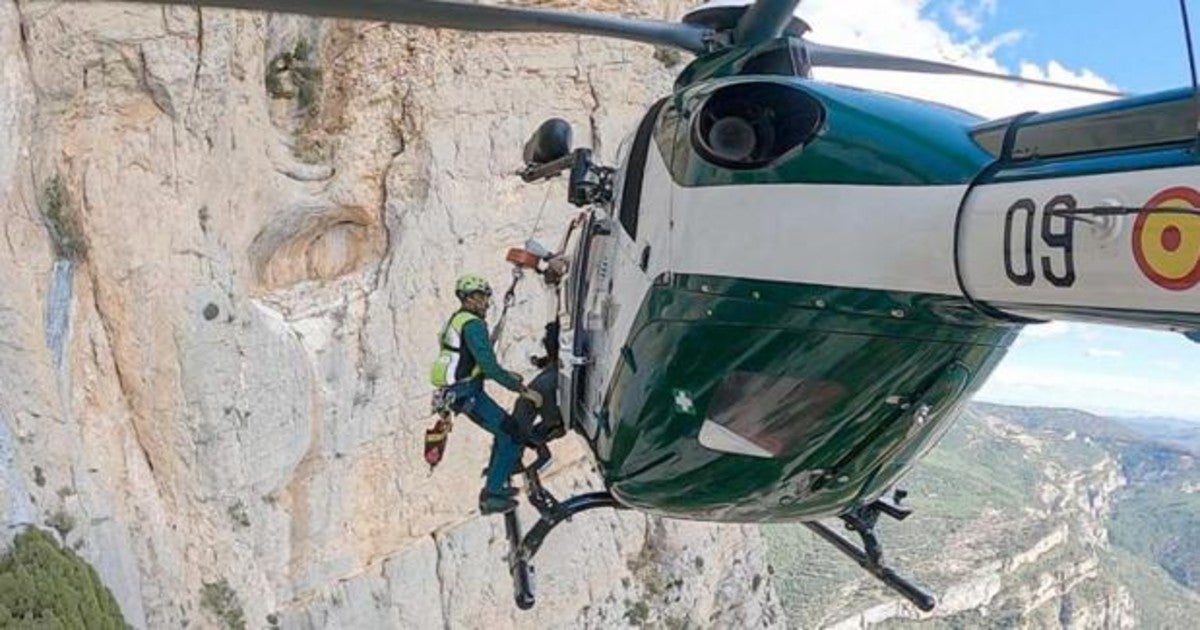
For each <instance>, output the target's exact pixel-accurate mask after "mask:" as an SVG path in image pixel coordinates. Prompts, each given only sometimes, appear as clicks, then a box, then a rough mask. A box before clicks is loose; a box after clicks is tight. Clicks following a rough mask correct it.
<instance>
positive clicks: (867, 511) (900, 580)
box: [804, 490, 937, 612]
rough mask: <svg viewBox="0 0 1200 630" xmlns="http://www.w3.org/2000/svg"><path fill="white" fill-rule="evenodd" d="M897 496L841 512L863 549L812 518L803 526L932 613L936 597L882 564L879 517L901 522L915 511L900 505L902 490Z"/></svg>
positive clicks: (919, 606) (847, 526) (842, 517)
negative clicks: (876, 530) (876, 527)
mask: <svg viewBox="0 0 1200 630" xmlns="http://www.w3.org/2000/svg"><path fill="white" fill-rule="evenodd" d="M895 497H896V499H895V502H888V501H884V500H882V499H880V500H877V501H874V502H872V503H869V504H867V505H864V506H861V507H859V508H856V509H854V510H851V511H850V512H847V513H846V514H843V515H841V517H840V518H841V519H842V521H843V522H844V523H845V525H846V529H849V530H850V531H853V532H855V533H857V534H858V536H859V538H860V539H862V548H861V549H860V548H859V547H857V546H855V544H854V543H853V542H850V541H849V540H846V539H845V538H844V537H842V535H841V534H839V533H837V532H835V531H834V530H832V529H830V528H829V527H827V526H826V525H824V524H822V523H818V522H816V521H809V522H806V523H804V526H805V527H808V528H809V529H810V530H812V531H813V533H815V534H817V535H818V536H820V537H821V538H824V539H825V540H826V541H827V542H829V543H830V544H832V545H833V546H834V547H836V548H837V550H838V551H840V552H842V553H844V554H846V555H847V556H849V557H850V559H851V560H854V561H855V562H857V563H858V566H860V567H862V568H864V569H866V570H867V572H868V573H870V574H871V575H873V576H875V577H876V578H877V579H878V580H879V581H880V582H883V583H884V584H886V585H887V586H888V588H890V589H892V590H894V591H896V592H897V593H899V594H901V595H903V596H904V598H905V599H907V600H908V601H910V602H912V603H913V605H914V606H916V607H917V608H920V609H921V610H923V611H925V612H929V611H931V610H933V608H934V606H936V605H937V599H936V598H934V596H933V595H932V594H931V593H930V592H929V591H927V590H925V588H924V587H922V586H921V585H919V584H917V583H915V582H913V581H911V580H909V579H908V578H905V577H903V576H901V575H899V574H898V573H896V572H895V571H894V570H892V568H891V567H889V566H887V565H885V564H884V563H883V547H882V546H881V545H880V544H879V538H878V537H877V536H876V535H875V523H876V522H877V521H878V520H879V516H880V515H881V514H886V515H887V516H890V517H892V518H894V519H896V520H898V521H902V520H904V519H906V518H908V516H909V514H912V510H910V509H908V508H903V507H900V506H899V505H898V504H899V502H900V499H902V498H903V497H904V493H903V491H902V490H897V491H896V495H895Z"/></svg>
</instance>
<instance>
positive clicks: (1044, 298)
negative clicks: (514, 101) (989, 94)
mask: <svg viewBox="0 0 1200 630" xmlns="http://www.w3.org/2000/svg"><path fill="white" fill-rule="evenodd" d="M158 3H160V4H162V3H166V4H188V5H196V4H199V5H205V6H215V7H227V8H243V9H253V10H265V11H277V12H290V13H302V14H308V15H317V16H326V17H340V18H353V19H368V20H380V21H390V22H399V23H408V24H417V25H424V26H431V27H440V28H454V29H463V30H474V31H528V32H566V33H577V34H585V35H596V36H604V37H616V38H622V39H628V40H633V41H637V42H642V43H647V44H653V45H657V46H667V47H672V48H676V49H680V50H683V51H685V52H689V53H692V54H694V55H696V57H695V59H694V60H693V61H691V63H689V64H688V65H686V66H685V67H684V68H683V70H682V71H681V72H680V74H679V76H678V77H677V79H676V82H675V85H674V89H673V90H672V92H671V93H670V94H667V95H664V96H663V98H661V99H660V100H658V101H657V102H655V103H654V104H653V105H652V106H651V107H650V108H649V110H648V111H647V112H646V114H645V115H644V117H643V118H642V120H641V122H640V124H639V125H638V127H637V128H636V130H635V131H634V132H633V133H632V134H631V136H630V138H629V140H628V141H627V142H626V143H625V145H623V147H622V150H621V151H620V154H619V156H618V164H617V165H616V166H611V167H610V166H605V165H600V164H596V163H594V161H593V156H592V153H591V151H590V150H588V149H586V148H573V147H572V146H571V138H570V135H571V134H570V126H569V125H568V124H567V123H565V122H564V121H561V120H551V121H547V122H546V123H544V124H542V125H541V126H540V127H539V128H538V129H537V130H536V131H535V132H534V134H533V136H532V137H531V138H530V141H529V143H527V144H526V146H525V152H524V156H523V157H524V162H525V164H524V169H523V170H522V172H521V177H522V178H523V179H524V180H525V181H527V182H531V183H533V182H541V181H545V180H548V179H551V178H554V177H558V176H560V175H561V174H562V173H567V190H568V195H567V196H568V199H567V200H568V202H569V203H571V204H573V205H576V206H579V207H581V208H584V209H585V210H584V212H583V214H582V215H581V216H582V219H581V221H580V224H579V227H578V230H577V231H576V232H575V234H574V235H573V236H574V238H573V240H571V241H570V244H569V247H567V248H565V251H563V252H557V253H560V254H561V253H565V254H569V257H570V260H571V266H570V273H569V277H568V278H567V280H566V282H565V284H564V286H563V288H562V289H561V294H560V299H561V301H562V304H563V309H562V311H564V312H563V313H562V315H563V317H564V318H565V320H566V321H565V322H564V324H563V325H562V327H561V330H560V336H561V339H560V344H559V345H560V346H561V348H562V354H561V355H560V357H559V359H560V360H559V361H558V370H559V400H560V401H561V407H562V412H563V415H564V417H565V418H566V420H567V423H568V426H570V427H571V428H572V429H573V430H574V431H575V432H576V433H578V434H579V435H581V436H582V437H583V438H584V439H585V440H586V441H587V443H588V444H589V446H590V448H591V451H592V454H593V455H594V459H595V462H596V464H597V467H598V470H599V473H600V476H601V478H602V479H603V482H604V487H605V489H604V490H602V491H597V492H590V493H586V494H583V495H579V496H576V497H571V498H569V499H566V500H564V501H561V502H560V501H558V500H557V499H556V498H555V497H553V496H552V495H550V493H549V492H547V491H546V490H545V489H544V488H543V487H542V486H541V483H540V480H539V479H538V477H537V472H536V467H532V468H530V467H526V470H525V475H526V481H527V494H528V496H529V499H530V502H531V503H532V504H533V506H534V507H535V508H536V509H537V510H538V513H539V516H540V518H539V520H538V522H537V523H536V524H535V525H534V526H533V527H532V528H531V529H530V530H529V531H528V532H527V533H526V532H522V530H521V527H520V523H519V521H518V520H517V516H516V514H515V513H509V514H508V515H506V523H505V525H506V530H507V532H508V537H509V540H510V543H511V549H512V550H511V553H510V556H509V564H510V569H511V572H512V575H513V578H514V587H515V599H516V604H517V605H518V606H519V607H521V608H528V607H530V606H532V605H533V604H534V594H533V586H532V579H531V575H530V573H531V566H530V564H531V561H532V558H533V557H534V555H535V554H536V553H537V551H538V549H539V548H540V546H541V544H542V542H543V541H544V540H545V538H546V536H547V535H548V534H549V533H550V531H552V530H553V529H554V528H555V527H556V526H557V525H558V524H560V523H561V522H563V521H565V520H567V519H568V518H570V517H571V516H573V515H575V514H578V513H580V512H583V511H586V510H591V509H596V508H618V509H636V510H640V511H644V512H647V513H651V514H655V515H660V516H665V517H671V518H683V519H693V520H704V521H717V522H771V521H798V522H803V523H804V524H805V525H806V526H808V527H809V528H810V529H812V530H813V531H814V532H816V533H817V534H818V535H819V536H821V537H822V538H823V539H825V540H827V541H828V542H830V543H831V544H833V545H834V546H835V547H836V548H837V549H839V550H840V551H841V552H843V553H845V554H846V555H847V556H849V557H850V558H852V559H853V560H854V561H856V562H857V563H858V564H860V565H861V566H862V567H863V568H865V569H866V570H867V571H869V572H870V573H871V574H872V575H874V576H876V577H877V578H879V579H880V580H881V581H882V582H884V583H885V584H886V585H888V586H889V587H891V588H893V589H894V590H896V591H897V592H899V593H900V594H901V595H902V596H904V597H905V598H907V599H908V600H909V601H911V602H912V603H913V604H914V605H916V606H917V607H918V608H920V609H922V610H931V609H932V608H933V607H934V605H935V603H936V600H935V598H934V597H933V595H932V594H930V593H929V592H928V591H926V590H925V589H924V588H922V587H921V586H919V585H918V584H916V583H915V582H913V581H911V580H909V579H907V578H905V577H903V576H900V575H899V574H898V573H896V572H895V571H894V570H893V569H892V568H891V567H889V566H888V565H887V564H886V563H885V562H884V559H883V552H882V545H881V543H880V541H879V540H878V537H877V536H876V535H875V524H876V523H877V521H878V519H879V518H881V517H883V516H887V517H890V518H896V519H903V518H905V517H907V516H908V515H909V514H910V513H911V511H910V510H909V508H907V507H905V506H903V505H902V499H903V497H904V494H903V492H902V491H899V490H895V491H893V490H894V488H895V486H896V484H897V482H899V481H900V480H901V479H902V478H903V476H904V475H905V473H906V472H907V471H908V470H909V469H910V468H911V467H912V466H913V465H914V464H915V463H916V462H917V461H919V460H920V458H921V457H922V456H923V455H924V454H926V453H927V452H929V450H930V449H931V448H933V446H934V445H935V444H936V443H937V442H938V440H939V438H940V437H941V436H942V435H943V434H944V433H945V432H946V431H947V430H948V428H949V427H950V425H951V424H952V422H953V421H954V419H955V418H956V417H957V416H958V414H959V412H960V411H961V409H962V408H963V406H964V405H965V404H966V402H967V401H968V400H969V399H970V397H971V395H972V394H973V393H974V392H975V391H976V390H977V389H978V388H979V387H981V386H982V384H983V382H984V381H985V380H986V379H987V377H988V375H989V374H990V373H991V372H992V371H993V369H994V368H995V367H996V366H997V364H998V363H999V361H1000V360H1001V358H1002V357H1003V356H1004V354H1005V352H1006V350H1007V348H1008V347H1009V345H1010V344H1011V343H1012V342H1013V340H1014V339H1015V338H1016V336H1017V334H1018V332H1019V331H1020V330H1021V329H1022V328H1023V327H1024V326H1025V325H1027V324H1030V323H1035V322H1042V321H1048V320H1058V319H1063V320H1077V321H1088V322H1100V323H1112V324H1120V325H1127V326H1140V327H1151V328H1159V329H1166V330H1173V331H1178V332H1181V333H1183V334H1186V335H1188V336H1189V337H1190V338H1192V339H1193V340H1196V341H1200V332H1198V331H1200V289H1197V285H1198V284H1200V212H1198V211H1197V209H1196V208H1197V207H1198V205H1200V153H1198V152H1197V150H1198V149H1200V134H1198V132H1197V129H1198V125H1197V122H1198V119H1197V111H1198V109H1197V99H1200V94H1198V93H1197V91H1196V90H1195V89H1194V88H1193V89H1177V90H1170V91H1164V92H1159V93H1155V94H1148V95H1140V96H1133V97H1124V96H1123V95H1121V94H1117V93H1112V92H1106V91H1104V90H1093V89H1090V88H1076V87H1075V86H1063V85H1061V84H1057V83H1053V82H1049V81H1041V80H1030V79H1018V78H1015V77H1010V76H1007V75H1002V74H995V73H989V72H982V71H978V70H974V69H969V68H961V67H957V66H953V65H950V64H946V63H940V62H932V61H925V60H918V59H912V58H906V57H898V56H893V55H884V54H880V53H873V52H866V51H860V50H853V49H847V48H840V47H834V46H828V45H822V44H818V43H815V42H812V41H809V40H808V39H807V38H806V33H807V32H808V30H809V28H808V25H807V24H805V23H804V22H803V21H802V20H800V19H799V18H796V17H794V11H795V9H796V7H797V4H798V3H799V0H756V1H755V2H753V3H752V4H749V5H748V6H734V5H731V4H721V3H711V4H707V5H702V6H700V7H698V8H696V9H693V10H692V11H690V12H688V13H687V14H686V15H685V16H684V17H683V19H682V20H681V21H680V22H677V23H676V22H665V21H656V20H645V19H631V18H623V17H612V16H603V15H593V14H581V13H575V12H567V11H560V10H552V9H542V8H529V7H514V6H496V5H479V4H464V3H457V2H449V1H443V0H392V1H385V0H353V1H336V2H335V1H329V0H295V1H288V0H264V1H253V0H213V1H207V0H206V1H201V2H194V1H192V0H166V2H163V1H162V0H160V1H159V2H158ZM813 67H842V68H864V69H877V70H895V71H906V72H927V73H940V74H958V75H965V76H982V77H991V78H996V79H1002V80H1013V81H1022V82H1029V83H1036V84H1042V85H1050V86H1055V87H1068V88H1073V89H1084V90H1088V91H1096V92H1099V93H1102V94H1106V95H1109V96H1122V98H1118V99H1116V100H1112V101H1108V102H1105V103H1102V104H1098V105H1089V106H1084V107H1077V108H1072V109H1068V110H1063V111H1058V112H1052V113H1044V114H1042V113H1035V112H1028V113H1023V114H1020V115H1017V116H1013V117H1009V118H1005V119H1001V120H991V121H988V120H983V119H980V118H978V117H975V116H973V115H971V114H968V113H965V112H962V111H960V110H957V109H954V108H952V107H948V106H944V105H940V104H936V103H930V102H925V101H920V100H916V99H911V98H904V97H899V96H894V95H890V94H885V93H880V92H872V91H866V90H860V89H854V88H848V87H844V86H839V85H835V84H829V83H823V82H819V81H816V80H813V79H812V78H811V70H812V68H813ZM527 249H529V250H535V251H533V253H532V254H531V255H532V258H533V262H532V263H527V264H528V265H529V266H535V267H536V266H537V264H539V263H538V261H539V260H542V259H545V258H547V257H548V256H549V255H550V253H549V252H545V251H540V250H539V248H537V247H532V246H530V247H528V248H527ZM829 518H837V519H840V520H841V521H842V522H843V524H844V525H845V527H846V528H847V529H848V530H850V531H851V532H853V533H854V534H856V535H857V536H858V538H859V541H858V544H855V543H854V542H852V541H851V540H850V539H848V538H846V537H844V536H843V535H842V534H840V533H838V532H837V531H835V530H834V529H832V528H831V527H829V526H827V525H825V524H823V523H822V522H821V521H822V519H829Z"/></svg>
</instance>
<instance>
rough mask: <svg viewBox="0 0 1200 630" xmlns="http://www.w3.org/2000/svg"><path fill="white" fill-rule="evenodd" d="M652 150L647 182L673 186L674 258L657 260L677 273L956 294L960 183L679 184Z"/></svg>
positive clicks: (653, 148)
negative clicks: (956, 216)
mask: <svg viewBox="0 0 1200 630" xmlns="http://www.w3.org/2000/svg"><path fill="white" fill-rule="evenodd" d="M650 154H651V155H650V156H648V158H647V163H646V180H645V181H646V185H647V186H662V185H664V183H665V184H666V185H669V186H671V187H672V191H671V204H672V205H673V206H674V211H673V219H674V228H673V229H671V230H670V238H671V244H670V248H669V249H670V253H671V255H670V259H671V260H670V261H669V262H668V261H665V260H663V261H661V262H662V263H664V264H665V265H669V269H670V270H671V271H673V272H676V273H688V274H703V275H714V276H725V277H736V278H749V279H760V280H773V281H780V282H792V283H801V284H823V285H830V286H839V287H853V288H863V289H880V290H886V291H910V292H918V293H940V294H947V295H960V294H961V293H960V291H959V288H958V282H957V280H956V279H955V277H954V220H955V215H956V213H957V212H958V205H959V202H960V201H961V200H962V196H963V194H964V193H965V192H966V189H967V187H966V186H965V185H955V186H860V185H854V186H851V185H836V184H747V185H737V186H704V187H695V188H685V187H682V186H678V185H676V184H675V183H674V182H673V181H672V180H671V178H670V175H669V174H668V173H667V169H666V164H665V163H664V162H663V159H662V157H661V155H660V154H659V152H658V150H657V147H652V149H651V151H650ZM665 210H666V208H651V207H646V206H645V205H643V208H642V212H643V213H648V212H662V211H665ZM662 270H664V271H665V270H666V267H664V268H663V269H662ZM652 277H653V276H652Z"/></svg>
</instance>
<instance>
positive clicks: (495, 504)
mask: <svg viewBox="0 0 1200 630" xmlns="http://www.w3.org/2000/svg"><path fill="white" fill-rule="evenodd" d="M515 509H517V502H516V501H515V500H514V499H512V498H511V497H509V496H504V495H498V494H488V493H486V492H485V493H483V494H481V495H479V513H480V514H507V513H508V512H511V511H513V510H515Z"/></svg>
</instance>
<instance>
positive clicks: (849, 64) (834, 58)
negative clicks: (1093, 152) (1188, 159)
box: [804, 41, 1125, 96]
mask: <svg viewBox="0 0 1200 630" xmlns="http://www.w3.org/2000/svg"><path fill="white" fill-rule="evenodd" d="M804 46H805V48H807V49H808V58H809V60H810V61H811V62H812V65H813V66H824V67H827V68H858V69H862V70H895V71H897V72H923V73H927V74H960V75H965V76H971V77H985V78H988V79H1001V80H1004V81H1012V82H1015V83H1032V84H1034V85H1045V86H1047V87H1055V88H1062V89H1065V90H1076V91H1079V92H1090V93H1092V94H1103V95H1105V96H1125V94H1124V93H1122V92H1116V91H1113V90H1105V89H1103V88H1093V87H1085V86H1081V85H1068V84H1066V83H1056V82H1054V81H1045V80H1042V79H1026V78H1024V77H1017V76H1013V75H1010V74H1001V73H999V72H986V71H983V70H974V69H972V68H964V67H962V66H956V65H954V64H950V63H943V62H940V61H926V60H924V59H914V58H912V57H900V56H897V55H885V54H883V53H874V52H867V51H865V50H855V49H853V48H842V47H840V46H827V45H825V44H816V43H813V42H809V41H806V42H804Z"/></svg>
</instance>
